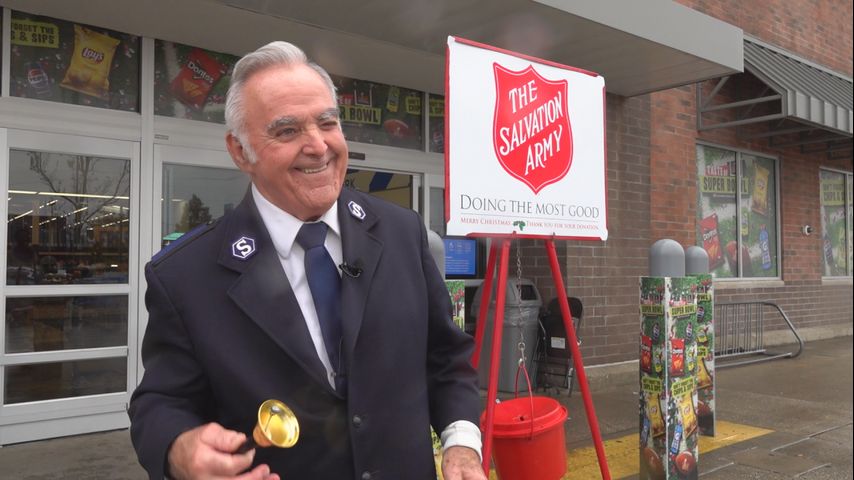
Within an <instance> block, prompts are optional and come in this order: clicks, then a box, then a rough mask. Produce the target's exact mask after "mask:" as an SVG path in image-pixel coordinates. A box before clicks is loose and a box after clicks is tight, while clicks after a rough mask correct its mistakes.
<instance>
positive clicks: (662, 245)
mask: <svg viewBox="0 0 854 480" xmlns="http://www.w3.org/2000/svg"><path fill="white" fill-rule="evenodd" d="M649 275H650V276H651V277H684V276H685V250H684V249H683V248H682V245H679V242H677V241H676V240H671V239H669V238H663V239H661V240H659V241H657V242H655V243H653V244H652V247H650V249H649Z"/></svg>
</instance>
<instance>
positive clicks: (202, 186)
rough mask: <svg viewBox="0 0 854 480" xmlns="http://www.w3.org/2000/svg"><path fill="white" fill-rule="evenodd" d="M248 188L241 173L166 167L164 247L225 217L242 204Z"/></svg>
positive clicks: (162, 222) (220, 169)
mask: <svg viewBox="0 0 854 480" xmlns="http://www.w3.org/2000/svg"><path fill="white" fill-rule="evenodd" d="M248 186H249V179H248V178H247V177H246V175H245V174H244V173H243V172H241V171H240V170H236V169H231V168H213V167H196V166H186V165H169V164H166V165H164V166H163V202H162V215H161V228H160V231H161V236H162V239H161V247H162V246H165V245H166V244H168V243H169V242H171V241H174V240H176V239H178V238H179V237H180V236H181V235H183V234H184V233H187V232H189V231H190V230H192V229H193V228H194V227H196V226H197V225H201V224H202V223H205V222H207V221H209V220H215V219H217V218H219V217H221V216H223V215H225V214H226V213H227V212H229V211H230V210H231V209H233V208H234V207H235V206H236V205H237V204H238V203H240V200H242V199H243V195H245V194H246V189H247V187H248Z"/></svg>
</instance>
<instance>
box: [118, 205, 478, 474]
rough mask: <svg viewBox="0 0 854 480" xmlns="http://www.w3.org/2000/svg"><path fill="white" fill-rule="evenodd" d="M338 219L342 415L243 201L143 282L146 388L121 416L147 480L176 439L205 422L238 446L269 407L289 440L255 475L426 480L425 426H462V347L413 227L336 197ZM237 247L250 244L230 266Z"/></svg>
mask: <svg viewBox="0 0 854 480" xmlns="http://www.w3.org/2000/svg"><path fill="white" fill-rule="evenodd" d="M350 202H355V205H357V206H358V207H360V208H361V210H362V211H363V212H364V218H358V216H356V215H353V214H352V213H351V208H350V207H348V205H349V204H350ZM358 210H359V209H356V211H357V212H358ZM338 216H339V220H340V224H341V237H342V246H343V253H344V260H345V261H346V262H347V263H348V264H350V265H356V266H358V267H360V268H361V269H362V272H361V274H360V275H359V276H358V277H357V278H352V277H348V276H344V277H343V278H342V280H341V281H342V301H343V304H342V312H343V331H344V333H343V335H344V339H343V348H342V356H343V357H344V360H345V362H346V365H347V366H348V367H347V371H346V374H347V381H348V393H347V398H346V399H345V398H342V397H341V396H339V395H338V394H336V393H335V391H334V389H332V388H331V386H330V385H329V382H328V381H327V376H326V371H325V370H324V368H323V365H322V364H321V362H320V359H319V358H318V356H317V352H316V351H315V349H314V345H313V344H312V342H311V339H310V336H309V333H308V329H307V327H306V325H305V321H304V319H303V317H302V313H301V312H300V308H299V305H298V304H297V301H296V298H295V296H294V294H293V292H292V290H291V287H290V285H289V283H288V279H287V277H286V275H285V273H284V271H283V270H282V267H281V263H280V261H279V258H278V255H277V253H276V250H275V248H274V246H273V243H272V241H271V240H270V236H269V234H268V232H267V229H266V227H265V226H264V224H263V222H262V220H261V217H260V216H259V214H258V212H257V209H256V207H255V204H254V202H253V200H252V195H251V193H249V194H247V195H246V198H244V200H243V202H242V203H241V204H240V205H239V206H238V207H237V208H236V209H235V210H234V212H232V213H230V214H227V215H226V216H224V217H223V218H222V219H220V220H219V221H217V222H215V223H213V224H212V225H210V226H207V227H205V228H203V229H201V230H200V231H197V232H195V233H193V234H192V236H191V237H190V238H188V239H187V240H185V241H183V242H180V243H179V244H178V245H174V246H170V247H171V248H169V249H168V250H167V251H166V252H163V253H162V254H159V255H158V256H156V257H155V258H154V259H153V260H152V261H151V262H150V263H149V264H148V265H147V266H146V269H145V274H146V278H147V281H148V290H147V292H146V295H145V302H146V305H147V307H148V312H149V322H148V327H147V330H146V333H145V339H144V340H143V345H142V359H143V364H144V366H145V375H144V377H143V379H142V382H141V383H140V385H139V387H138V388H137V389H136V391H135V392H134V394H133V396H132V398H131V403H130V408H129V410H128V413H129V415H130V419H131V437H132V440H133V444H134V447H135V448H136V451H137V454H138V456H139V459H140V463H142V465H143V467H145V469H146V470H147V471H148V473H149V475H150V476H151V477H152V478H161V477H163V475H164V466H165V464H166V455H167V450H168V448H169V446H170V445H171V443H172V441H173V440H174V439H175V437H176V436H178V435H179V434H180V433H182V432H184V431H186V430H188V429H191V428H194V427H196V426H199V425H202V424H204V423H207V422H211V421H216V422H218V423H220V424H222V425H223V426H224V427H226V428H229V429H233V430H237V431H241V432H244V433H247V434H251V431H252V429H253V427H254V425H255V423H256V420H257V411H258V406H259V405H260V404H261V402H263V401H264V400H266V399H269V398H275V399H278V400H282V401H283V402H285V403H286V404H287V405H288V406H290V407H291V408H292V409H293V411H294V413H296V415H297V418H298V419H299V422H300V438H299V442H298V443H297V444H296V446H294V447H292V448H290V449H278V448H259V449H258V450H256V456H255V462H256V464H257V463H267V464H269V465H270V467H271V469H272V471H273V472H277V473H279V474H281V476H282V478H287V479H332V480H337V479H371V480H376V479H386V480H419V479H424V480H427V479H430V480H435V478H436V476H435V469H434V463H433V456H432V449H431V441H430V425H431V424H432V425H433V427H434V428H435V429H436V431H437V432H441V431H442V430H443V429H444V428H445V427H446V426H447V425H448V424H450V423H451V422H453V421H456V420H468V421H471V422H473V423H475V424H477V422H478V413H479V410H480V401H479V398H478V392H477V375H476V373H475V371H474V370H473V369H472V367H471V366H470V363H469V358H470V355H471V350H472V346H473V342H472V340H471V337H470V336H469V335H467V334H465V333H464V332H462V331H461V330H460V329H459V328H458V327H457V326H456V325H455V324H454V323H453V322H452V320H451V314H450V312H451V305H450V300H449V297H448V291H447V289H446V287H445V284H444V282H443V280H442V276H441V275H440V274H439V271H438V269H437V268H436V263H435V261H434V260H433V258H432V257H431V255H430V252H429V250H428V247H427V239H426V238H427V237H426V231H425V229H424V226H423V224H422V221H421V218H420V217H419V216H418V215H417V214H416V213H415V212H413V211H411V210H407V209H404V208H400V207H398V206H395V205H392V204H390V203H387V202H384V201H382V200H379V199H376V198H374V197H370V196H368V195H364V194H361V193H359V192H356V191H353V190H350V189H346V188H345V189H343V190H342V192H341V196H340V198H339V199H338ZM189 235H191V234H188V236H189ZM240 239H252V240H253V241H254V250H253V251H252V253H251V254H249V256H248V257H247V258H245V259H244V258H241V254H242V252H245V251H246V250H247V249H246V245H247V244H248V243H250V242H249V241H248V240H244V241H243V242H239V241H240ZM182 240H183V239H182ZM236 243H237V245H235V244H236ZM241 249H242V250H241Z"/></svg>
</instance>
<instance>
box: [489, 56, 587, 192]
mask: <svg viewBox="0 0 854 480" xmlns="http://www.w3.org/2000/svg"><path fill="white" fill-rule="evenodd" d="M493 70H494V72H495V118H494V119H493V122H492V143H493V146H494V147H495V155H496V156H497V157H498V161H499V163H501V166H502V167H503V168H504V170H506V171H507V173H509V174H510V175H512V176H514V177H516V178H518V179H519V180H520V181H522V182H523V183H524V184H525V185H527V186H528V187H529V188H530V189H531V190H532V191H533V192H534V194H536V193H538V192H539V191H540V190H542V189H543V188H545V187H546V186H547V185H551V184H552V183H555V182H557V181H558V180H560V179H562V178H563V177H564V176H566V174H567V172H569V166H570V165H571V164H572V129H571V128H570V125H569V114H568V109H567V104H566V101H567V98H566V97H567V81H566V80H560V81H550V80H546V79H545V78H543V77H542V76H540V74H539V73H537V71H536V70H534V67H533V66H529V67H528V68H526V69H524V70H522V71H521V72H514V71H511V70H508V69H506V68H504V67H502V66H501V65H499V64H497V63H494V64H493Z"/></svg>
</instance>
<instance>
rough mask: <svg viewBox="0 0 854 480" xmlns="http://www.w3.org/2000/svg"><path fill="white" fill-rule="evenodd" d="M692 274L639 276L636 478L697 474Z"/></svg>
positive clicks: (688, 479)
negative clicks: (638, 385) (638, 406)
mask: <svg viewBox="0 0 854 480" xmlns="http://www.w3.org/2000/svg"><path fill="white" fill-rule="evenodd" d="M697 290H698V281H697V278H696V277H672V278H671V277H641V279H640V319H641V332H640V392H639V396H640V478H641V479H642V480H658V479H667V480H671V479H679V480H696V479H697V478H698V469H697V461H698V454H699V450H698V430H699V428H698V425H699V421H698V417H697V370H698V367H697V364H698V360H699V357H698V355H697V337H698V332H699V326H698V324H697Z"/></svg>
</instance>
